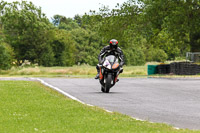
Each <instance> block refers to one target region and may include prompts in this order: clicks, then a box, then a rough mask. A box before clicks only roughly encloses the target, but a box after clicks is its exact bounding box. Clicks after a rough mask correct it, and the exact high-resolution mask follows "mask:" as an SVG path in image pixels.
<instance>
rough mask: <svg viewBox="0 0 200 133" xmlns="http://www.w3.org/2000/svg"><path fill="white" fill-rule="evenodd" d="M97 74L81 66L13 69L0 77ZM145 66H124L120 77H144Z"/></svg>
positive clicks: (94, 70) (82, 75)
mask: <svg viewBox="0 0 200 133" xmlns="http://www.w3.org/2000/svg"><path fill="white" fill-rule="evenodd" d="M96 74H97V70H96V67H95V66H89V65H81V66H73V67H13V68H12V69H10V70H0V76H2V77H8V76H9V77H11V76H14V77H16V76H23V77H87V78H88V77H89V78H91V77H94V76H95V75H96ZM146 75H147V66H146V65H144V66H124V73H122V74H121V75H120V76H121V77H137V76H146Z"/></svg>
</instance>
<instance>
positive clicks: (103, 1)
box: [5, 0, 127, 18]
mask: <svg viewBox="0 0 200 133" xmlns="http://www.w3.org/2000/svg"><path fill="white" fill-rule="evenodd" d="M5 1H7V2H13V1H21V0H5ZM27 1H32V2H33V4H34V5H36V6H37V7H39V6H40V7H41V8H42V12H43V13H45V14H46V16H47V17H48V18H51V17H53V16H54V15H56V14H59V15H63V16H65V17H70V18H73V17H74V16H75V15H76V14H79V15H84V13H88V12H89V11H90V10H95V11H99V8H100V7H101V6H102V5H105V6H109V8H110V9H113V8H115V6H116V5H117V3H119V4H120V5H121V4H123V3H124V2H126V1H127V0H27Z"/></svg>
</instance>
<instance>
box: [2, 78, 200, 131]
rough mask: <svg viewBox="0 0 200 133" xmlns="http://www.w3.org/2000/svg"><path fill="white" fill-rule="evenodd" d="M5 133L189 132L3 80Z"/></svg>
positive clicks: (30, 84) (32, 84)
mask: <svg viewBox="0 0 200 133" xmlns="http://www.w3.org/2000/svg"><path fill="white" fill-rule="evenodd" d="M0 118H1V119H0V131H1V133H23V132H25V133H31V132H40V133H44V132H48V133H63V132H66V133H85V132H87V133H90V132H91V133H96V132H98V133H99V132H104V133H126V132H127V133H128V132H131V133H156V132H159V133H160V132H161V133H188V132H190V133H191V132H199V131H191V130H176V129H174V128H173V127H171V126H168V125H165V124H156V123H149V122H141V121H137V120H134V119H132V118H130V117H129V116H126V115H122V114H119V113H112V114H111V113H107V112H105V111H104V110H102V109H100V108H98V107H88V106H85V105H83V104H80V103H78V102H76V101H73V100H71V99H68V98H66V97H65V96H63V95H61V94H59V93H58V92H56V91H54V90H51V89H50V88H48V87H44V86H43V85H41V84H40V83H39V82H30V81H0Z"/></svg>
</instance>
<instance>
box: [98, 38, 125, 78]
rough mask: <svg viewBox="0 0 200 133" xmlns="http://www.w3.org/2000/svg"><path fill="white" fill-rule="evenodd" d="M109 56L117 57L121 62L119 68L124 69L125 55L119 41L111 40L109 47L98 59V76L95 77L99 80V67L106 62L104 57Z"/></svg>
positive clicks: (104, 49) (105, 48) (106, 47)
mask: <svg viewBox="0 0 200 133" xmlns="http://www.w3.org/2000/svg"><path fill="white" fill-rule="evenodd" d="M108 55H114V56H117V57H118V58H119V60H120V64H119V67H122V66H123V65H124V54H123V52H122V50H121V49H120V48H119V47H118V41H117V40H116V39H112V40H110V43H109V45H108V46H105V47H104V48H103V49H102V50H101V52H100V54H99V56H98V59H99V64H97V67H96V69H97V72H98V73H97V75H96V77H95V79H98V78H99V72H100V70H99V65H102V64H103V62H104V60H103V57H104V56H108Z"/></svg>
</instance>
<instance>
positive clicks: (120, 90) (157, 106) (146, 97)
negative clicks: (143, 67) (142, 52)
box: [0, 78, 200, 130]
mask: <svg viewBox="0 0 200 133" xmlns="http://www.w3.org/2000/svg"><path fill="white" fill-rule="evenodd" d="M41 79H42V80H44V81H45V82H47V83H49V84H51V85H53V86H55V87H58V88H60V89H61V90H63V91H65V92H67V93H68V94H70V95H72V96H74V97H76V98H78V99H79V100H81V101H83V102H85V103H87V104H92V105H95V106H99V107H102V108H104V109H106V110H110V111H115V112H120V113H123V114H127V115H130V116H132V117H134V118H138V119H142V120H148V121H151V122H159V123H167V124H170V125H172V126H175V127H179V128H188V129H198V130H200V79H157V78H144V79H137V78H128V79H126V78H122V79H120V81H119V82H118V83H117V84H116V85H115V86H114V87H113V88H111V90H110V93H108V94H107V93H102V92H101V91H100V84H99V82H98V80H94V79H67V78H41ZM0 80H34V79H32V78H0Z"/></svg>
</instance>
